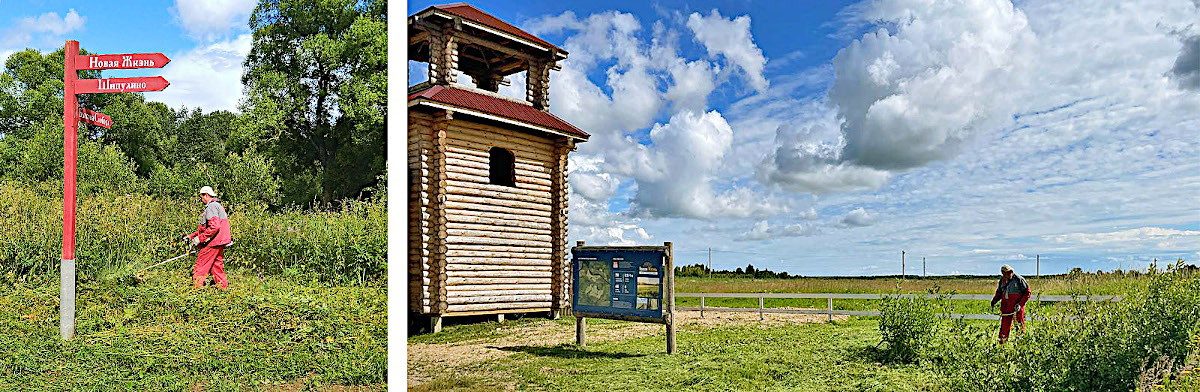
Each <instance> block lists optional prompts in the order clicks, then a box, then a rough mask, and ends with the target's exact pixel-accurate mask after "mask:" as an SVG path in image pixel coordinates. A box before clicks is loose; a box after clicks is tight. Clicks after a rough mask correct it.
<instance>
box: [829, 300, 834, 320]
mask: <svg viewBox="0 0 1200 392" xmlns="http://www.w3.org/2000/svg"><path fill="white" fill-rule="evenodd" d="M829 322H831V323H832V322H833V296H832V295H831V296H829Z"/></svg>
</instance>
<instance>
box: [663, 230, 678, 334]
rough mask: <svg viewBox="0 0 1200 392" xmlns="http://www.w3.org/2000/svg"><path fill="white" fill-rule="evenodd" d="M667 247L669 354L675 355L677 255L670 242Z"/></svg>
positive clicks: (665, 266) (666, 244)
mask: <svg viewBox="0 0 1200 392" xmlns="http://www.w3.org/2000/svg"><path fill="white" fill-rule="evenodd" d="M663 245H665V246H666V247H667V259H666V263H665V264H666V265H664V266H663V268H665V269H666V273H667V287H666V294H667V298H670V299H669V300H668V302H667V354H674V353H675V255H674V252H672V247H671V243H670V242H666V243H663Z"/></svg>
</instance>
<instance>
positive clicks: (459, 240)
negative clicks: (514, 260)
mask: <svg viewBox="0 0 1200 392" xmlns="http://www.w3.org/2000/svg"><path fill="white" fill-rule="evenodd" d="M446 242H447V243H455V244H486V245H520V246H530V247H546V248H549V247H550V241H526V240H512V239H505V238H487V237H467V236H460V235H459V236H456V235H452V236H449V237H447V238H446Z"/></svg>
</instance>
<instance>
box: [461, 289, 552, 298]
mask: <svg viewBox="0 0 1200 392" xmlns="http://www.w3.org/2000/svg"><path fill="white" fill-rule="evenodd" d="M541 294H545V295H550V288H549V287H547V288H545V289H541V290H479V291H452V292H450V298H457V297H489V296H500V295H541Z"/></svg>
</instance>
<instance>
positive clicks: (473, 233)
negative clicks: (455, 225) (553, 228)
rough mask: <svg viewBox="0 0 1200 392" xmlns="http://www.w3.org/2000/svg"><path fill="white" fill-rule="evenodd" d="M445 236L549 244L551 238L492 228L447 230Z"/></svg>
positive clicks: (544, 235)
mask: <svg viewBox="0 0 1200 392" xmlns="http://www.w3.org/2000/svg"><path fill="white" fill-rule="evenodd" d="M446 234H448V235H451V236H464V237H482V238H500V239H510V240H523V241H545V242H547V243H549V242H550V241H551V240H552V239H553V238H551V237H550V235H549V234H529V233H514V232H509V231H504V230H503V229H502V228H499V227H497V228H493V229H492V230H463V229H447V230H446Z"/></svg>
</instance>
